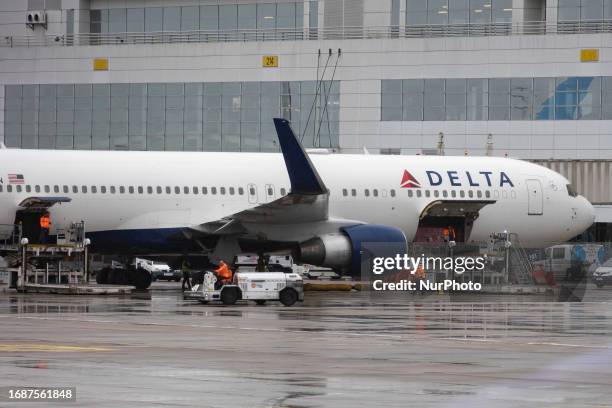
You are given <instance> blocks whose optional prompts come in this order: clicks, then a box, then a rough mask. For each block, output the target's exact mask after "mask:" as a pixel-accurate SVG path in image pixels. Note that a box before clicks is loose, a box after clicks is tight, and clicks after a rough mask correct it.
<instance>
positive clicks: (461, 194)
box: [459, 190, 465, 198]
mask: <svg viewBox="0 0 612 408" xmlns="http://www.w3.org/2000/svg"><path fill="white" fill-rule="evenodd" d="M459 196H460V197H461V198H463V197H465V191H463V190H461V191H459Z"/></svg>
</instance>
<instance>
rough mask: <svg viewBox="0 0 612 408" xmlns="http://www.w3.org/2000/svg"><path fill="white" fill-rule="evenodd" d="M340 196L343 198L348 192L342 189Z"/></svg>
mask: <svg viewBox="0 0 612 408" xmlns="http://www.w3.org/2000/svg"><path fill="white" fill-rule="evenodd" d="M342 195H343V196H345V197H346V196H347V195H348V191H346V188H343V189H342Z"/></svg>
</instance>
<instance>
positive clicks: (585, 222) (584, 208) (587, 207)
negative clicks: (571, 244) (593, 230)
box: [575, 196, 595, 234]
mask: <svg viewBox="0 0 612 408" xmlns="http://www.w3.org/2000/svg"><path fill="white" fill-rule="evenodd" d="M576 199H577V200H578V203H579V204H578V206H577V211H576V212H577V214H576V219H575V228H576V233H577V234H581V233H583V232H584V231H585V230H586V229H587V228H589V227H590V226H591V225H593V223H594V222H595V207H593V204H591V203H590V202H589V200H587V199H586V198H584V197H583V196H578V197H576Z"/></svg>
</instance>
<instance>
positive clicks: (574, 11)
mask: <svg viewBox="0 0 612 408" xmlns="http://www.w3.org/2000/svg"><path fill="white" fill-rule="evenodd" d="M557 18H558V20H559V21H560V22H563V21H566V22H576V21H581V22H586V21H602V20H610V19H612V0H559V8H558V15H557Z"/></svg>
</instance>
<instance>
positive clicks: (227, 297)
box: [221, 288, 238, 305]
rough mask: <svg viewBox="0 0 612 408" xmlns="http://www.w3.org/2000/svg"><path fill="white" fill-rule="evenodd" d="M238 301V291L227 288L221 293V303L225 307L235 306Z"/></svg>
mask: <svg viewBox="0 0 612 408" xmlns="http://www.w3.org/2000/svg"><path fill="white" fill-rule="evenodd" d="M237 300H238V289H236V288H225V289H223V290H222V291H221V302H223V304H224V305H234V304H236V301H237Z"/></svg>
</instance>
